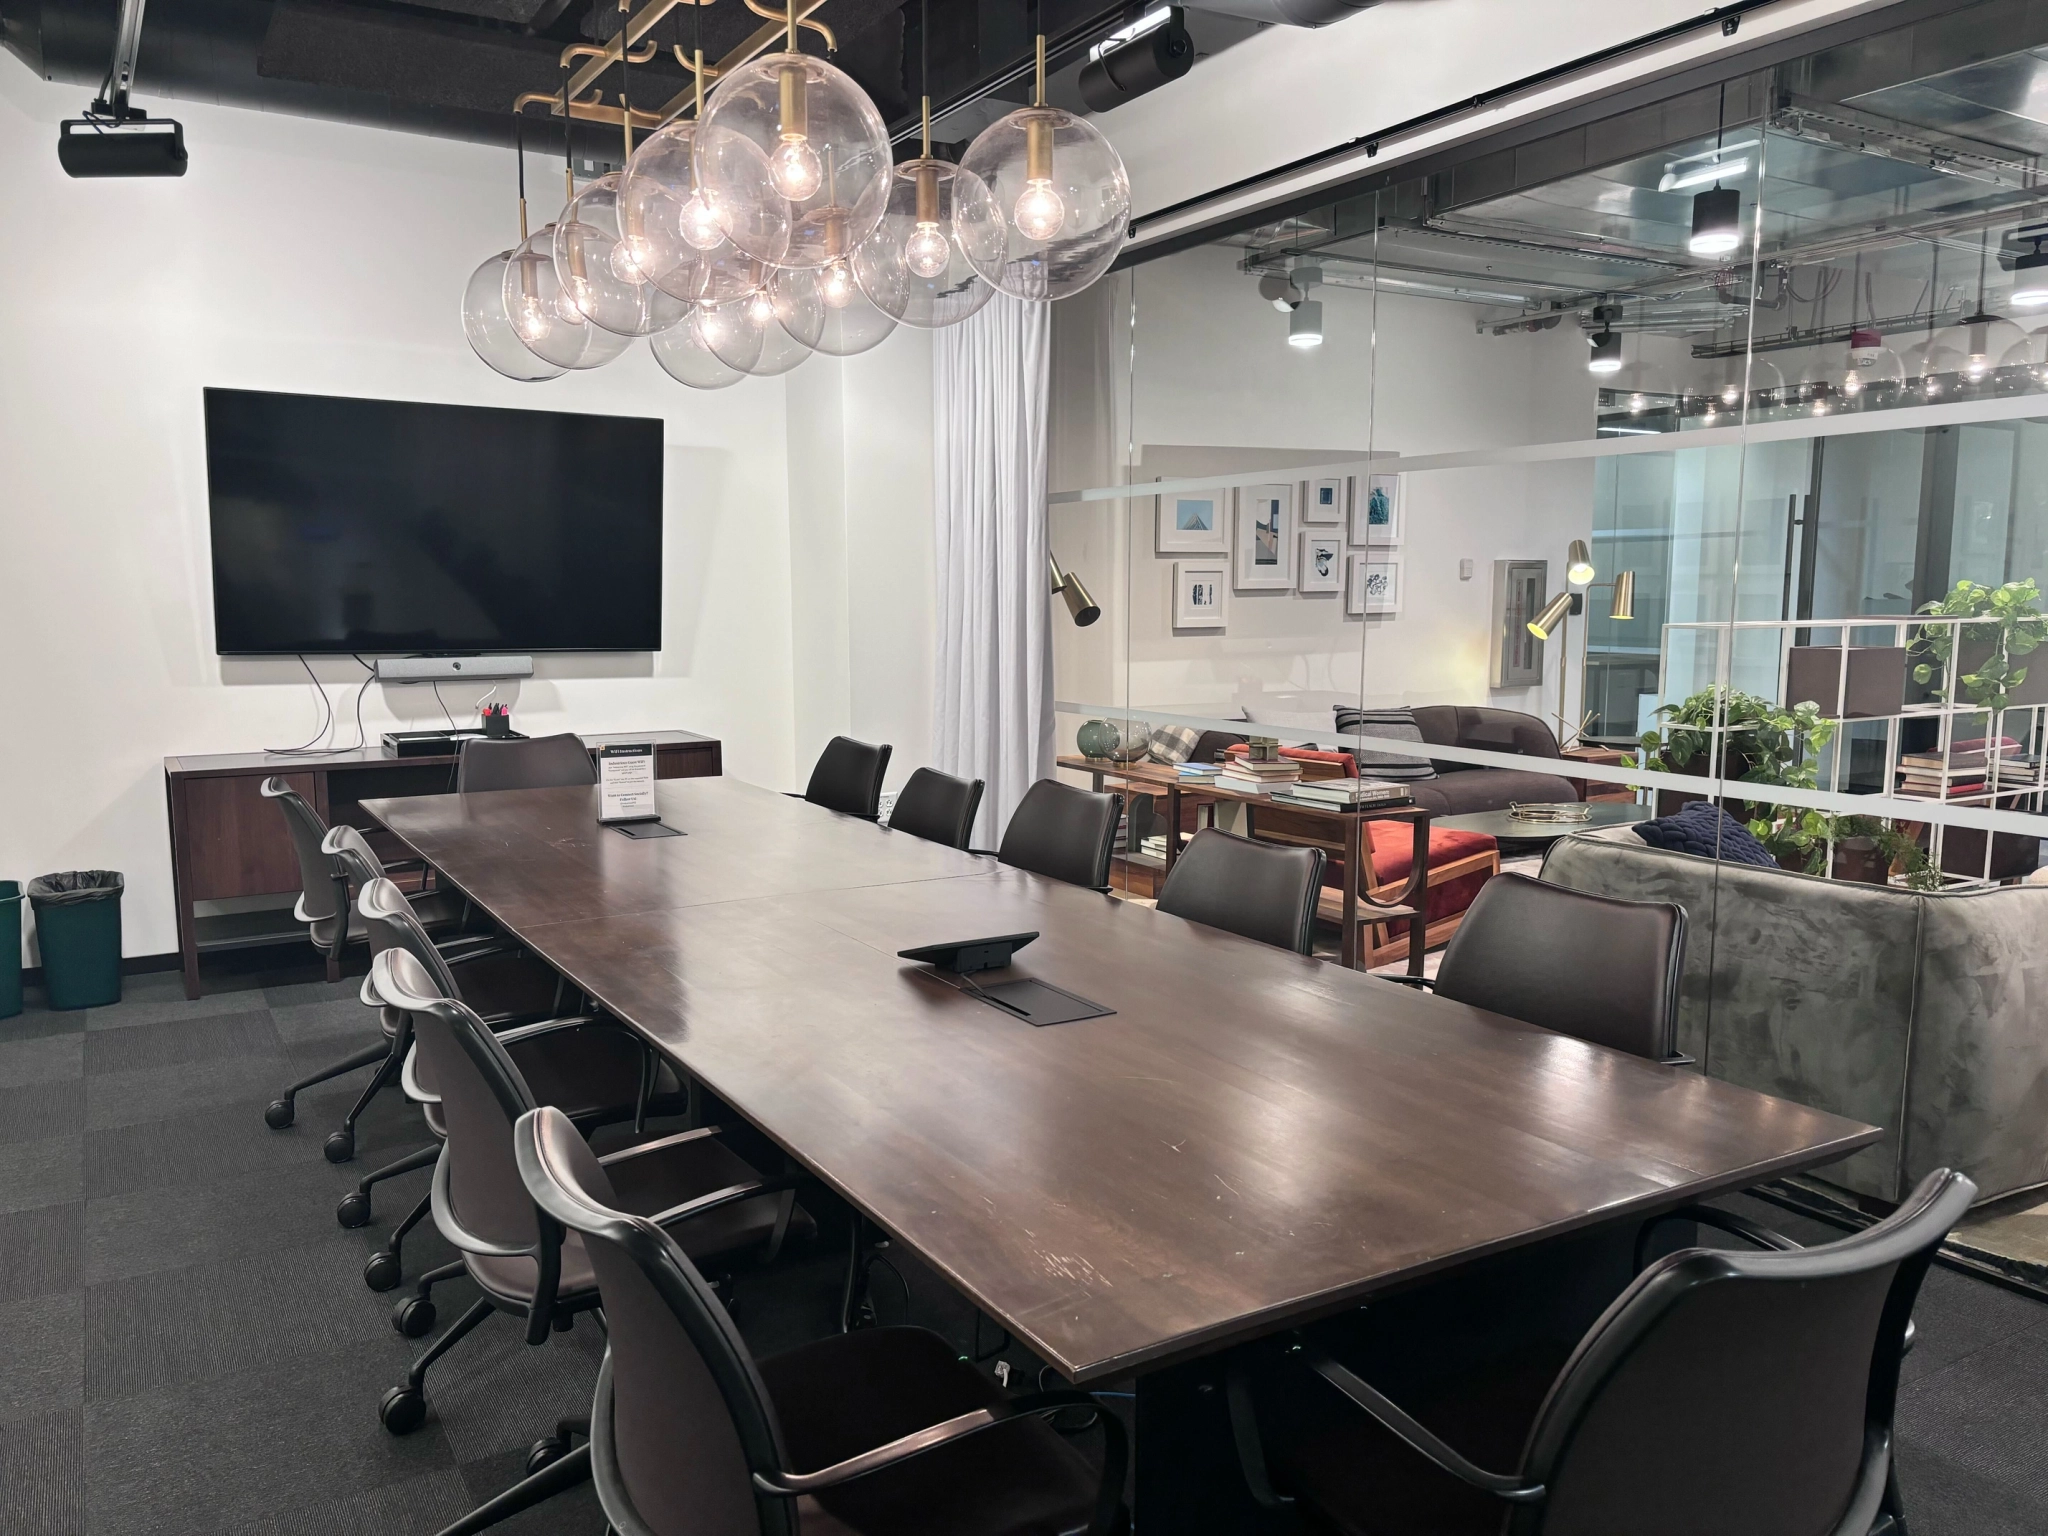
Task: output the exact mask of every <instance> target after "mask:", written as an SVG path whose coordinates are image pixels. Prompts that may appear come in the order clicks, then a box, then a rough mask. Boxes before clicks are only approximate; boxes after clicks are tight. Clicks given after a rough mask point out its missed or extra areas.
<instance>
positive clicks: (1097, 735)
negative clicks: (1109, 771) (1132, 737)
mask: <svg viewBox="0 0 2048 1536" xmlns="http://www.w3.org/2000/svg"><path fill="white" fill-rule="evenodd" d="M1122 739H1123V738H1122V737H1120V736H1118V735H1117V733H1116V727H1115V726H1113V725H1111V724H1110V723H1109V722H1108V721H1107V720H1090V721H1089V722H1088V723H1087V724H1086V725H1084V726H1082V727H1081V729H1080V730H1079V731H1077V732H1075V734H1074V745H1075V746H1077V747H1079V748H1080V749H1081V755H1082V756H1083V757H1109V756H1111V755H1112V754H1113V753H1114V752H1115V751H1116V748H1117V743H1118V742H1119V741H1121V740H1122Z"/></svg>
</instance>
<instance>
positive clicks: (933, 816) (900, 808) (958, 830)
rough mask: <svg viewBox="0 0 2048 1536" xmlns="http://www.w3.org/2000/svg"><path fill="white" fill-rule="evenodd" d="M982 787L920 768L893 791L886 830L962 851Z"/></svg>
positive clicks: (969, 836)
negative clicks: (893, 800) (894, 801)
mask: <svg viewBox="0 0 2048 1536" xmlns="http://www.w3.org/2000/svg"><path fill="white" fill-rule="evenodd" d="M983 787H984V786H983V784H982V781H981V780H980V779H956V778H954V777H953V776H952V775H951V774H950V773H940V772H939V771H938V770H937V769H936V768H920V769H918V770H917V772H915V773H913V774H912V775H911V776H910V778H909V780H908V782H906V783H905V784H904V786H903V788H901V789H900V790H898V791H897V792H896V805H895V807H894V809H892V810H891V811H890V812H889V829H890V830H891V831H892V832H908V833H909V834H910V835H911V836H912V837H921V838H923V839H924V840H925V841H926V842H930V843H944V844H945V845H946V846H947V847H948V848H965V847H966V846H967V845H968V843H969V842H970V841H971V840H972V838H973V836H974V818H975V817H976V816H977V815H979V814H980V811H981V792H982V789H983Z"/></svg>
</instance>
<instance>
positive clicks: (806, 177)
mask: <svg viewBox="0 0 2048 1536" xmlns="http://www.w3.org/2000/svg"><path fill="white" fill-rule="evenodd" d="M768 179H769V180H770V181H772V182H774V183H775V190H776V191H778V192H780V193H781V194H782V195H783V196H784V197H786V198H788V199H789V200H790V201H791V202H792V203H802V202H808V201H809V200H810V199H811V198H813V197H815V196H816V195H817V192H818V188H819V186H820V185H821V184H822V183H823V182H824V180H825V168H824V167H823V166H822V165H820V164H819V163H818V152H817V151H816V150H815V149H812V148H811V146H810V144H809V143H808V142H807V141H806V140H805V139H804V138H803V137H802V136H801V135H795V134H784V135H783V136H782V142H781V144H779V145H777V146H776V150H775V153H774V154H772V155H770V156H769V157H768Z"/></svg>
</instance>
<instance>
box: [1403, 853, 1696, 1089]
mask: <svg viewBox="0 0 2048 1536" xmlns="http://www.w3.org/2000/svg"><path fill="white" fill-rule="evenodd" d="M1684 971H1685V908H1683V907H1680V906H1675V905H1673V904H1672V903H1670V902H1662V901H1620V900H1617V899H1615V898H1614V897H1611V896H1592V895H1588V894H1587V893H1586V892H1584V891H1575V890H1572V889H1571V888H1570V887H1568V886H1562V885H1549V884H1546V883H1545V882H1544V881H1541V880H1532V879H1530V878H1529V877H1528V876H1527V875H1513V874H1508V875H1495V876H1494V877H1493V878H1492V879H1491V880H1489V881H1487V882H1486V884H1485V885H1484V886H1482V887H1481V888H1480V891H1479V895H1478V896H1477V897H1476V898H1474V900H1473V902H1472V905H1471V906H1470V907H1469V908H1467V909H1466V912H1465V920H1464V922H1463V923H1461V924H1459V926H1458V931H1457V932H1456V933H1455V934H1453V935H1452V936H1451V943H1450V947H1449V948H1448V949H1446V950H1445V951H1444V958H1443V964H1442V965H1441V966H1440V967H1439V968H1438V970H1437V974H1436V980H1435V982H1434V984H1433V985H1434V989H1435V991H1436V995H1437V996H1438V997H1448V998H1450V999H1452V1000H1453V1001H1455V1002H1460V1003H1470V1004H1471V1005H1472V1006H1473V1007H1475V1008H1484V1009H1486V1010H1487V1011H1489V1012H1491V1013H1503V1014H1506V1015H1507V1016H1508V1017H1509V1018H1511V1019H1521V1020H1523V1021H1524V1022H1525V1023H1529V1024H1540V1025H1542V1026H1543V1027H1544V1028H1545V1029H1554V1030H1556V1031H1557V1032H1558V1033H1559V1034H1563V1035H1572V1036H1575V1037H1577V1038H1578V1039H1581V1040H1590V1041H1592V1042H1593V1043H1594V1044H1595V1045H1606V1046H1612V1047H1613V1048H1614V1049H1615V1050H1618V1051H1629V1052H1631V1053H1633V1054H1634V1055H1637V1056H1646V1057H1648V1058H1649V1059H1650V1060H1652V1061H1661V1062H1665V1063H1667V1064H1668V1065H1672V1066H1684V1065H1687V1064H1689V1063H1690V1062H1691V1060H1692V1058H1691V1057H1689V1056H1684V1055H1681V1054H1680V1053H1679V1051H1678V1046H1677V1033H1678V983H1679V978H1680V977H1681V976H1682V975H1683V973H1684ZM1388 979H1398V980H1400V981H1403V982H1408V983H1410V984H1412V982H1413V980H1414V979H1412V978H1408V977H1400V978H1388ZM1424 984H1425V985H1430V984H1429V983H1424Z"/></svg>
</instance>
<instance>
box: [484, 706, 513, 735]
mask: <svg viewBox="0 0 2048 1536" xmlns="http://www.w3.org/2000/svg"><path fill="white" fill-rule="evenodd" d="M483 716H484V735H486V736H491V737H498V738H503V737H508V736H510V735H511V734H512V709H511V706H510V705H507V704H486V705H485V706H484V708H483Z"/></svg>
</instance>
